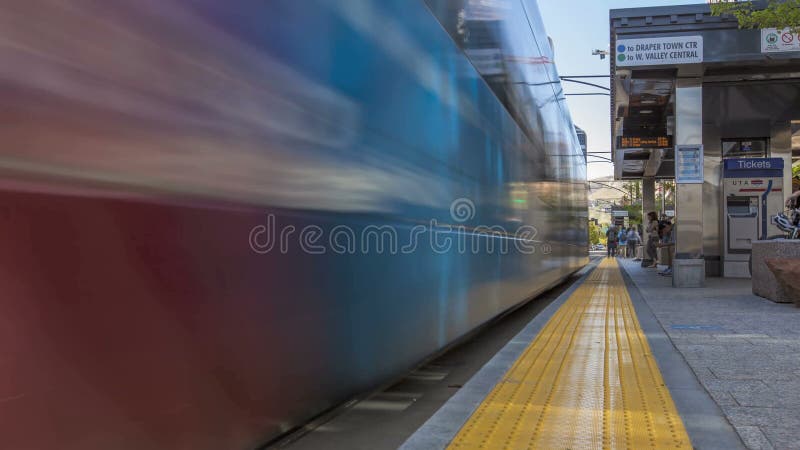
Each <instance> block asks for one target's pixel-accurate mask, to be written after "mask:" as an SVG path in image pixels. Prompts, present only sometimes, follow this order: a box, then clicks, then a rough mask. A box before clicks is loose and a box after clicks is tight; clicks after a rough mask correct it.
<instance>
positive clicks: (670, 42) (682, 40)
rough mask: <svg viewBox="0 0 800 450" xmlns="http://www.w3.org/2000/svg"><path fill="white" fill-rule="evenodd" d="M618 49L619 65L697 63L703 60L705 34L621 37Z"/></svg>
mask: <svg viewBox="0 0 800 450" xmlns="http://www.w3.org/2000/svg"><path fill="white" fill-rule="evenodd" d="M616 50H617V60H616V64H617V66H619V67H627V66H658V65H666V64H696V63H701V62H703V36H675V37H668V38H649V39H621V40H619V41H617V47H616Z"/></svg>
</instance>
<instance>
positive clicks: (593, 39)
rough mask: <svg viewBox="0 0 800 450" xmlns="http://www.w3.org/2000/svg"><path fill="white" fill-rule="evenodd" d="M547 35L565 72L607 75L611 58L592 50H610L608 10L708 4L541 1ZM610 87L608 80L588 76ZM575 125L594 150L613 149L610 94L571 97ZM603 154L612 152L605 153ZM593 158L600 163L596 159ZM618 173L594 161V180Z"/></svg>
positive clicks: (685, 0) (573, 88) (571, 89)
mask: <svg viewBox="0 0 800 450" xmlns="http://www.w3.org/2000/svg"><path fill="white" fill-rule="evenodd" d="M538 2H539V9H540V11H541V13H542V19H543V20H544V24H545V28H546V29H547V33H548V34H549V35H550V37H551V38H552V39H553V44H554V47H555V56H556V65H557V66H558V72H559V74H560V75H561V76H566V75H572V76H576V75H605V74H608V73H609V66H608V58H606V59H605V60H600V57H599V56H592V50H594V49H601V50H609V40H610V39H609V30H608V10H609V9H617V8H637V7H643V6H668V5H677V4H690V3H707V1H706V0H538ZM583 81H588V82H593V83H596V84H602V85H604V86H606V87H607V86H608V80H607V79H602V78H600V79H584V80H583ZM564 91H565V92H567V93H568V94H569V93H579V92H601V91H600V90H599V89H595V88H591V87H585V88H584V87H583V86H581V85H579V84H575V83H564ZM567 102H568V104H569V108H570V112H571V113H572V120H573V121H574V122H575V125H577V126H579V127H581V128H583V129H584V130H585V131H586V134H587V137H588V148H589V151H590V152H608V151H609V150H610V147H611V125H610V118H609V113H610V106H609V97H607V96H604V95H603V96H571V97H570V96H568V97H567ZM601 156H606V157H608V156H610V154H605V155H601ZM589 159H590V161H591V160H595V161H600V160H598V159H596V158H589ZM612 174H613V167H612V165H611V163H606V162H597V163H591V164H589V173H588V176H589V179H594V178H599V177H603V176H609V175H612Z"/></svg>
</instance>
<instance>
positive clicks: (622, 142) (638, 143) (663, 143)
mask: <svg viewBox="0 0 800 450" xmlns="http://www.w3.org/2000/svg"><path fill="white" fill-rule="evenodd" d="M617 139H618V141H617V148H668V147H672V138H671V137H670V136H620V137H619V138H617Z"/></svg>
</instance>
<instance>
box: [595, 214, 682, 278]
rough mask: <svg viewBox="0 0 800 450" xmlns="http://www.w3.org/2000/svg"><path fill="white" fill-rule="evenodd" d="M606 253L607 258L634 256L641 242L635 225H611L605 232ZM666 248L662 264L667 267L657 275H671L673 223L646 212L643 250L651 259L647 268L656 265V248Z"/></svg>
mask: <svg viewBox="0 0 800 450" xmlns="http://www.w3.org/2000/svg"><path fill="white" fill-rule="evenodd" d="M606 239H607V241H606V242H607V255H608V257H609V258H615V257H617V256H620V257H622V258H636V257H637V255H636V249H637V247H638V246H639V244H640V243H641V242H642V237H641V235H640V234H639V231H638V230H637V229H636V227H630V228H625V227H622V228H621V229H620V230H617V229H616V227H614V226H613V225H612V226H611V227H609V229H608V231H607V232H606ZM659 248H668V249H669V251H667V252H665V259H666V260H665V261H662V264H664V265H666V266H667V268H666V269H664V270H663V271H661V272H659V273H658V274H659V275H664V276H671V275H672V259H673V254H674V252H675V224H674V223H672V222H671V221H669V220H668V219H662V220H659V219H658V215H657V214H656V213H655V212H654V211H651V212H649V213H648V214H647V242H646V246H645V251H646V254H647V259H648V260H649V261H652V263H651V264H650V265H648V266H645V267H648V268H656V267H658V262H657V261H658V259H659V258H658V249H659Z"/></svg>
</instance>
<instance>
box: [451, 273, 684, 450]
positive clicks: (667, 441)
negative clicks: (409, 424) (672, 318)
mask: <svg viewBox="0 0 800 450" xmlns="http://www.w3.org/2000/svg"><path fill="white" fill-rule="evenodd" d="M449 448H451V449H468V448H491V449H495V448H497V449H499V448H507V449H525V448H529V449H573V450H576V449H585V448H614V449H616V448H631V449H642V448H673V449H675V448H692V446H691V443H690V441H689V436H688V435H687V434H686V429H685V428H684V426H683V422H682V421H681V418H680V416H679V415H678V412H677V410H676V409H675V404H674V403H673V401H672V397H671V396H670V394H669V391H668V390H667V388H666V386H665V385H664V380H663V379H662V377H661V373H660V371H659V369H658V366H657V364H656V361H655V360H654V359H653V356H652V355H651V353H650V346H649V345H648V343H647V338H646V337H645V335H644V332H643V331H642V328H641V327H640V326H639V321H638V319H637V318H636V313H635V311H634V309H633V304H632V303H631V298H630V295H629V294H628V290H627V288H626V287H625V283H624V280H623V278H622V274H621V273H620V269H619V267H618V266H617V262H616V261H614V260H613V259H606V260H605V261H603V262H602V263H601V264H600V265H599V267H598V268H597V269H595V271H594V272H593V273H592V274H591V275H590V276H589V277H588V278H587V279H586V281H585V282H584V283H583V284H582V285H581V286H580V287H578V289H577V290H575V292H574V293H573V294H572V295H571V296H570V298H569V299H568V300H567V301H566V302H565V303H564V305H563V306H561V308H559V310H558V311H557V312H556V313H555V315H554V316H553V317H552V318H551V319H550V321H549V322H548V323H547V325H545V327H544V328H543V329H542V331H541V332H540V333H539V335H538V336H537V337H536V339H535V340H534V341H533V343H531V345H530V346H529V347H528V348H527V349H526V350H525V351H524V352H523V353H522V355H521V356H520V358H519V359H518V360H517V361H516V362H515V363H514V365H513V366H512V367H511V369H510V370H509V371H508V373H506V374H505V376H504V377H503V378H502V379H501V380H500V382H499V383H498V384H497V386H495V387H494V389H493V390H492V391H491V392H490V393H489V395H488V396H487V397H486V399H485V400H484V401H483V403H481V405H480V406H479V407H478V409H476V410H475V412H474V413H473V415H472V417H470V419H469V420H468V421H467V423H466V424H465V425H464V427H463V428H462V429H461V431H459V433H458V434H457V435H456V437H455V438H454V439H453V441H452V442H451V443H450V447H449Z"/></svg>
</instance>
